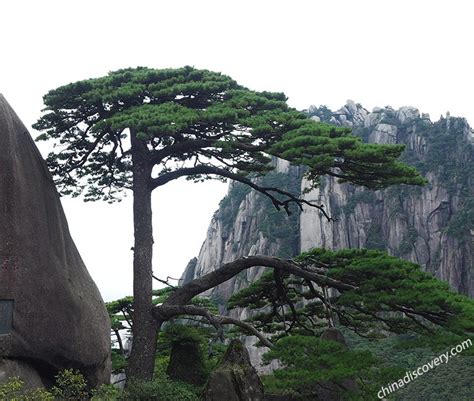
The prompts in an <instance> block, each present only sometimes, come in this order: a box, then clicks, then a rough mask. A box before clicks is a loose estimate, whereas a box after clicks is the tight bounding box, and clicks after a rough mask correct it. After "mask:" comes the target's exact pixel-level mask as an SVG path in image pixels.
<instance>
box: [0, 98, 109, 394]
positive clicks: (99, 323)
mask: <svg viewBox="0 0 474 401" xmlns="http://www.w3.org/2000/svg"><path fill="white" fill-rule="evenodd" d="M0 357H1V358H8V360H10V361H21V362H22V363H23V364H26V365H28V366H29V367H31V368H32V369H34V370H36V371H37V373H38V374H39V376H40V377H41V378H42V380H44V381H48V380H51V379H52V377H53V376H54V374H55V373H56V372H57V371H58V370H60V369H63V368H70V367H73V368H77V369H79V370H81V371H82V372H83V373H84V375H85V376H86V378H87V379H88V381H89V383H90V385H93V386H94V385H97V384H100V383H107V382H109V381H110V322H109V318H108V314H107V311H106V309H105V305H104V302H103V300H102V298H101V296H100V293H99V291H98V289H97V287H96V285H95V283H94V282H93V280H92V279H91V277H90V275H89V273H88V271H87V269H86V267H85V265H84V263H83V261H82V259H81V257H80V255H79V253H78V251H77V249H76V246H75V245H74V242H73V240H72V238H71V236H70V234H69V229H68V225H67V221H66V217H65V215H64V212H63V209H62V207H61V203H60V200H59V195H58V193H57V191H56V188H55V186H54V183H53V181H52V178H51V176H50V174H49V172H48V169H47V167H46V164H45V162H44V161H43V159H42V157H41V155H40V153H39V151H38V149H37V148H36V146H35V143H34V141H33V140H32V138H31V136H30V134H29V133H28V131H27V129H26V128H25V126H24V125H23V124H22V123H21V121H20V119H19V118H18V117H17V115H16V114H15V112H14V111H13V110H12V108H11V107H10V106H9V104H8V103H7V101H6V100H5V98H4V97H3V96H1V95H0ZM2 366H3V365H2ZM3 373H4V376H9V375H12V374H14V373H12V372H9V371H8V369H6V371H5V372H3Z"/></svg>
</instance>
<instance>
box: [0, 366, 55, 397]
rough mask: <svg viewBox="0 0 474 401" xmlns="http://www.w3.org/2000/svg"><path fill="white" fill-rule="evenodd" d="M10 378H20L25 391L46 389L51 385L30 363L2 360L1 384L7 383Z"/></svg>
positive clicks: (0, 368)
mask: <svg viewBox="0 0 474 401" xmlns="http://www.w3.org/2000/svg"><path fill="white" fill-rule="evenodd" d="M10 377H20V378H21V379H22V380H23V382H24V385H23V389H24V390H34V389H37V388H46V387H47V386H48V384H49V383H47V381H45V380H44V378H42V377H41V375H40V374H39V372H38V371H37V370H36V369H35V368H33V367H32V366H31V365H29V364H28V363H26V362H23V361H18V360H11V359H0V384H2V383H5V382H6V381H7V380H8V379H9V378H10Z"/></svg>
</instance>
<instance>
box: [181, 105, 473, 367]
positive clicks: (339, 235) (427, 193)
mask: <svg viewBox="0 0 474 401" xmlns="http://www.w3.org/2000/svg"><path fill="white" fill-rule="evenodd" d="M308 113H309V115H310V116H311V117H312V118H313V119H316V120H320V121H324V122H330V123H332V124H335V125H342V126H349V127H352V129H353V133H354V134H355V135H358V136H360V137H361V138H362V139H363V140H364V141H368V142H373V143H403V144H405V145H406V150H405V152H404V154H403V160H404V161H405V162H407V163H409V164H411V165H414V166H416V167H417V168H418V169H419V170H420V171H421V172H422V173H423V175H424V176H425V177H426V178H427V180H428V181H429V183H428V185H426V186H425V187H410V186H403V185H402V186H397V187H392V188H389V189H387V190H384V191H375V192H374V191H369V190H366V189H364V188H356V187H354V186H352V185H349V184H340V183H338V182H337V180H336V179H334V178H323V179H322V180H321V182H320V185H319V186H318V188H316V189H313V190H311V191H310V192H308V193H305V194H304V195H303V196H304V197H305V198H307V199H308V200H313V201H314V200H317V201H318V203H319V202H321V203H323V204H325V205H326V208H327V211H328V212H329V214H330V215H331V217H333V218H334V219H335V220H336V221H335V222H328V221H327V220H326V219H325V217H324V216H322V215H321V213H319V211H318V210H316V209H311V208H307V209H305V210H304V211H303V212H302V213H299V212H298V211H295V213H293V214H292V215H291V216H290V217H288V216H286V215H285V214H284V213H283V212H277V211H276V210H274V209H273V208H272V206H271V204H270V202H268V201H267V200H266V199H264V198H263V197H262V196H261V195H259V194H257V193H255V192H253V191H251V190H249V189H248V188H246V187H245V186H243V185H240V184H231V185H230V187H229V193H228V195H227V196H226V197H225V198H224V199H223V200H222V201H221V204H220V207H219V210H218V211H217V212H216V213H215V215H214V217H213V219H212V221H211V224H210V227H209V230H208V233H207V238H206V240H205V241H204V244H203V246H202V248H201V251H200V253H199V256H198V257H197V259H195V260H193V261H192V262H190V264H189V265H188V267H187V269H186V271H185V273H184V275H183V282H187V281H189V280H190V279H192V278H195V277H199V276H201V275H203V274H205V273H208V272H210V271H212V270H213V269H215V268H217V267H219V266H220V265H221V264H222V263H225V262H228V261H231V260H233V259H236V258H238V257H241V256H245V255H253V254H263V255H279V256H284V257H291V256H294V255H296V254H298V253H299V252H301V251H305V250H308V249H310V248H313V247H325V248H331V249H339V248H357V247H366V248H376V249H384V250H387V251H388V252H389V253H390V254H393V255H396V256H399V257H401V258H404V259H408V260H411V261H414V262H416V263H418V264H420V265H421V266H423V268H424V269H425V270H427V271H429V272H432V273H433V274H434V275H435V276H436V277H438V278H440V279H442V280H445V281H447V282H449V284H450V285H451V287H452V288H454V289H455V290H456V291H459V292H461V293H464V294H468V295H470V296H474V158H473V156H474V146H473V135H472V130H471V129H470V128H469V126H468V124H467V122H466V120H464V119H462V118H453V117H450V116H449V113H448V114H447V115H446V117H441V118H440V120H438V121H437V122H432V121H431V120H430V118H429V116H428V115H426V114H422V115H420V113H419V111H418V110H417V109H415V108H412V107H402V108H400V109H398V110H394V109H392V108H390V107H385V108H375V109H374V110H373V111H372V112H369V111H368V110H366V109H364V108H363V107H362V106H361V105H359V104H355V103H354V102H352V101H348V102H347V104H346V105H345V106H344V107H343V108H341V109H340V110H338V111H336V112H333V111H331V110H329V109H328V108H326V107H324V106H323V107H314V106H312V107H310V109H309V110H308ZM274 163H275V172H272V173H270V174H269V175H268V176H266V177H265V178H263V180H266V182H267V183H272V184H276V185H279V186H281V187H283V188H285V189H288V190H290V191H293V192H294V193H298V194H302V193H304V191H303V190H304V189H305V188H306V187H307V183H306V181H305V179H304V177H303V175H304V174H303V172H304V171H303V169H302V168H300V167H296V166H290V165H289V164H288V163H286V162H284V161H282V160H275V161H274ZM262 272H263V269H258V268H257V269H254V270H249V271H246V272H243V273H242V274H241V275H239V276H237V277H235V278H234V279H232V280H230V281H228V282H227V283H225V284H223V285H221V286H219V287H217V288H215V289H213V290H212V291H210V292H209V293H208V294H207V295H209V296H210V297H211V298H213V299H214V300H216V301H217V302H218V304H219V305H220V307H221V309H222V312H224V313H225V312H226V311H225V301H226V300H227V299H228V298H229V297H230V296H231V295H232V294H233V293H235V292H237V291H239V290H240V289H242V288H244V287H245V286H247V285H248V283H250V282H252V281H253V280H255V279H256V278H257V277H259V276H260V275H261V274H262ZM232 314H234V315H238V317H240V318H245V317H246V316H247V311H245V310H240V311H232ZM254 352H255V355H253V356H252V357H253V358H257V354H258V352H257V351H256V350H254ZM251 353H252V350H251ZM254 360H255V359H254Z"/></svg>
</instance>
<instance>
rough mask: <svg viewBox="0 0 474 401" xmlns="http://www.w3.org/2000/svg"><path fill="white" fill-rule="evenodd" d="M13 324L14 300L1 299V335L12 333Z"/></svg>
mask: <svg viewBox="0 0 474 401" xmlns="http://www.w3.org/2000/svg"><path fill="white" fill-rule="evenodd" d="M12 323H13V299H0V335H2V334H8V333H10V331H11V329H12Z"/></svg>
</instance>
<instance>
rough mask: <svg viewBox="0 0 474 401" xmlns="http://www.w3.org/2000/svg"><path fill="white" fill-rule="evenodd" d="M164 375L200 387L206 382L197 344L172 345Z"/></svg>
mask: <svg viewBox="0 0 474 401" xmlns="http://www.w3.org/2000/svg"><path fill="white" fill-rule="evenodd" d="M166 373H167V374H168V376H169V377H170V378H171V379H173V380H179V381H182V382H185V383H189V384H192V385H194V386H202V385H203V384H204V383H205V382H206V365H205V363H204V357H203V354H202V351H201V349H200V347H199V343H197V342H193V341H189V342H175V343H173V344H172V346H171V355H170V363H169V364H168V368H167V369H166Z"/></svg>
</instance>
